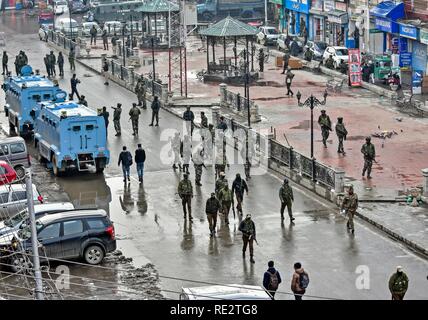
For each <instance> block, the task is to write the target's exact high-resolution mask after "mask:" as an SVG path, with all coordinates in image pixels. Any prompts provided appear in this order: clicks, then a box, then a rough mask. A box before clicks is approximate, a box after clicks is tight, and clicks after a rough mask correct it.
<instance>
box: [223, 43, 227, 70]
mask: <svg viewBox="0 0 428 320" xmlns="http://www.w3.org/2000/svg"><path fill="white" fill-rule="evenodd" d="M223 64H224V67H223V68H224V76H226V37H223Z"/></svg>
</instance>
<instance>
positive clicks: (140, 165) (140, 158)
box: [135, 143, 146, 183]
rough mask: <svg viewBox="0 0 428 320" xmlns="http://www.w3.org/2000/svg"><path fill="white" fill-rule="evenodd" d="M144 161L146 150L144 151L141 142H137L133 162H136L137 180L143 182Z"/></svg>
mask: <svg viewBox="0 0 428 320" xmlns="http://www.w3.org/2000/svg"><path fill="white" fill-rule="evenodd" d="M145 161H146V151H144V149H143V147H142V146H141V143H139V144H138V149H137V150H135V163H136V164H137V174H138V181H140V183H143V176H144V162H145Z"/></svg>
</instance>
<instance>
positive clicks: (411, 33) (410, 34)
mask: <svg viewBox="0 0 428 320" xmlns="http://www.w3.org/2000/svg"><path fill="white" fill-rule="evenodd" d="M399 32H400V37H405V38H409V39H413V40H417V39H418V29H416V28H415V27H413V26H409V25H405V24H400V25H399Z"/></svg>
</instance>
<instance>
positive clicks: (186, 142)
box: [180, 134, 192, 174]
mask: <svg viewBox="0 0 428 320" xmlns="http://www.w3.org/2000/svg"><path fill="white" fill-rule="evenodd" d="M180 153H181V158H182V159H183V172H186V173H187V174H189V166H190V159H191V157H192V140H191V139H190V136H189V135H187V134H186V135H185V136H184V139H183V141H182V142H181V146H180Z"/></svg>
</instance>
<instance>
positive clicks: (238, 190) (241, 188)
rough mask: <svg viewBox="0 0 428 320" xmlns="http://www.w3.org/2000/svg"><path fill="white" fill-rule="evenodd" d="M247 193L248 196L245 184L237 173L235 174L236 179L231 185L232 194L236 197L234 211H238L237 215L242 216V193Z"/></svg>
mask: <svg viewBox="0 0 428 320" xmlns="http://www.w3.org/2000/svg"><path fill="white" fill-rule="evenodd" d="M245 191H246V192H247V195H248V186H247V182H246V181H245V180H244V179H242V178H241V175H240V174H239V173H237V174H236V178H235V180H234V181H233V183H232V192H233V193H234V194H235V196H236V202H237V205H236V210H238V213H240V214H241V215H242V202H243V201H244V193H245Z"/></svg>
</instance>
